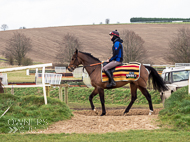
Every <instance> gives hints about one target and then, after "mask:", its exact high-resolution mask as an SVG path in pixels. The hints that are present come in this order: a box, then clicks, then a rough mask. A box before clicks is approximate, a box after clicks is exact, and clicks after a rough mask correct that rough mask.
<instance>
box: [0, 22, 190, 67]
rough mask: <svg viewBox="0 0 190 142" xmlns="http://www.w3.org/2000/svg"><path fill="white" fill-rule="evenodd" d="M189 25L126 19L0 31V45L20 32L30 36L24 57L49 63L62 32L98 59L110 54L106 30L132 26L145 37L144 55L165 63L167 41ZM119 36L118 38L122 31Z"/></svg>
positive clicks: (53, 57)
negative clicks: (28, 51)
mask: <svg viewBox="0 0 190 142" xmlns="http://www.w3.org/2000/svg"><path fill="white" fill-rule="evenodd" d="M182 27H186V28H190V23H146V24H145V23H138V24H137V23H130V24H129V23H128V24H109V25H83V26H61V27H49V28H33V29H19V30H9V31H0V37H1V38H0V49H1V51H4V50H5V47H6V42H7V40H8V39H9V38H10V37H11V36H12V35H13V33H14V32H21V33H24V34H25V35H26V36H27V37H29V38H31V40H32V45H33V49H32V51H31V52H30V53H28V55H27V56H28V57H29V58H31V59H32V60H33V61H34V62H41V63H50V62H56V60H55V57H56V48H57V46H58V43H59V42H60V41H61V40H62V38H63V36H64V35H65V33H70V34H73V35H75V36H77V37H78V38H79V40H80V42H81V43H82V46H83V49H82V51H84V52H89V53H92V55H93V56H95V57H97V58H99V59H100V60H105V59H107V58H108V57H109V56H110V55H111V47H112V42H111V41H110V39H109V36H108V33H109V32H110V31H112V30H115V29H117V30H118V31H119V32H120V33H121V32H122V31H123V30H132V31H134V32H135V33H136V34H138V35H139V36H141V37H142V39H143V40H144V41H145V44H144V47H145V48H146V49H147V59H149V60H150V61H152V62H153V63H154V64H157V65H163V64H169V63H168V62H167V61H166V60H165V56H166V55H167V54H168V52H169V46H168V43H169V41H170V40H171V39H172V38H173V37H174V36H175V35H176V34H177V30H178V29H179V28H182ZM120 35H121V38H122V34H120Z"/></svg>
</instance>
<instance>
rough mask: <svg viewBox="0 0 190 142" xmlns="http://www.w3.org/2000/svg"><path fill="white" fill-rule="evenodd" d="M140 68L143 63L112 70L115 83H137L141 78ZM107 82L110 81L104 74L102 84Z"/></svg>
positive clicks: (124, 64)
mask: <svg viewBox="0 0 190 142" xmlns="http://www.w3.org/2000/svg"><path fill="white" fill-rule="evenodd" d="M140 66H141V63H136V62H135V63H132V62H130V63H123V64H122V65H119V66H117V67H115V68H114V69H111V71H112V76H113V79H114V81H137V80H138V79H139V77H140ZM102 67H103V65H102ZM107 81H109V78H108V77H107V75H106V74H105V73H104V72H102V82H107Z"/></svg>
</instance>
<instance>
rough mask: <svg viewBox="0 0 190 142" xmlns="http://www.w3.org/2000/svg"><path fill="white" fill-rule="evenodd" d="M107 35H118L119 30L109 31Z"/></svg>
mask: <svg viewBox="0 0 190 142" xmlns="http://www.w3.org/2000/svg"><path fill="white" fill-rule="evenodd" d="M109 35H114V36H117V37H119V32H118V31H117V30H115V31H112V32H110V33H109Z"/></svg>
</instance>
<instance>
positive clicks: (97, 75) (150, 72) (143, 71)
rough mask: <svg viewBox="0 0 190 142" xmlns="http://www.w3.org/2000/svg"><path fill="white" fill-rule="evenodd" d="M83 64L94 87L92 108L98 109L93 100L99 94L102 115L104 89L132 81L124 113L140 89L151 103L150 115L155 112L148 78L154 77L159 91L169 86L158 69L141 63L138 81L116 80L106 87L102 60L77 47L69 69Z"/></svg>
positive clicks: (153, 80)
mask: <svg viewBox="0 0 190 142" xmlns="http://www.w3.org/2000/svg"><path fill="white" fill-rule="evenodd" d="M81 64H82V65H83V67H84V68H85V69H86V71H87V73H88V74H89V77H90V79H91V85H92V86H93V87H94V90H93V92H92V93H91V94H90V96H89V101H90V105H91V108H92V110H94V111H96V109H95V107H94V104H93V101H92V100H93V97H94V96H96V95H97V94H99V96H100V101H101V105H102V114H101V116H103V115H106V109H105V100H104V89H113V88H118V87H122V86H124V85H126V84H127V83H130V90H131V102H130V103H129V105H128V106H127V108H126V109H125V111H124V114H126V113H128V112H129V110H130V108H131V107H132V105H133V103H134V101H135V100H136V99H137V89H139V90H140V91H141V92H142V94H143V95H144V96H145V97H146V99H147V101H148V103H149V109H150V111H149V115H151V113H152V112H153V106H152V100H151V95H150V94H149V92H148V91H147V89H146V86H147V82H148V79H149V78H152V83H153V88H154V90H158V91H159V92H161V91H166V90H167V87H166V85H165V83H164V81H163V79H162V78H161V76H160V75H159V74H158V73H157V71H156V70H155V69H154V68H153V67H150V66H145V65H142V64H141V67H140V77H139V79H138V80H137V81H118V82H116V86H114V87H112V88H107V87H106V85H107V82H102V80H101V72H102V70H101V61H100V60H99V59H97V58H95V57H94V56H92V55H91V54H90V53H86V52H81V51H78V50H77V49H76V51H75V52H74V54H73V56H72V59H71V61H70V64H69V65H68V70H69V71H71V72H72V71H74V69H75V68H77V67H78V66H79V65H81Z"/></svg>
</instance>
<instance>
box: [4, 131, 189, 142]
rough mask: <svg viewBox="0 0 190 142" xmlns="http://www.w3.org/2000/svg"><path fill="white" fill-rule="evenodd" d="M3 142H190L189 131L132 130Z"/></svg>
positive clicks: (13, 138)
mask: <svg viewBox="0 0 190 142" xmlns="http://www.w3.org/2000/svg"><path fill="white" fill-rule="evenodd" d="M0 140H1V141H2V142H26V141H27V142H42V141H43V142H62V141H64V142H189V141H190V134H189V132H188V131H175V130H167V129H161V130H151V131H148V130H130V131H126V132H117V133H105V134H65V133H61V134H1V135H0Z"/></svg>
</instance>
